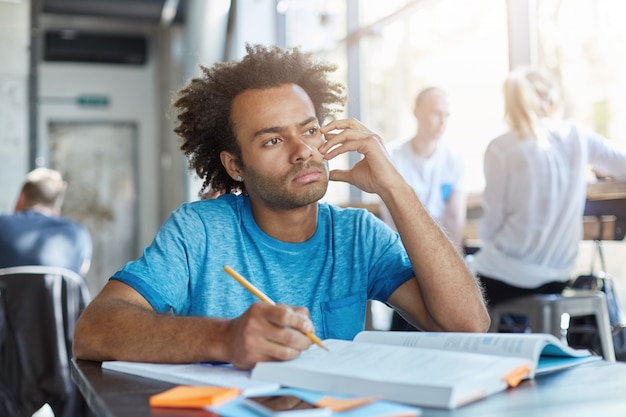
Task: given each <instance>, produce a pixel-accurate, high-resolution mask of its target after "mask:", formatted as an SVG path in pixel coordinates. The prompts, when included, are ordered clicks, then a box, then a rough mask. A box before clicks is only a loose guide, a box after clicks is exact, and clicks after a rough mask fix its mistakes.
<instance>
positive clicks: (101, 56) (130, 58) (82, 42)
mask: <svg viewBox="0 0 626 417" xmlns="http://www.w3.org/2000/svg"><path fill="white" fill-rule="evenodd" d="M43 50H44V53H43V59H44V61H52V62H91V63H103V64H126V65H143V64H145V63H146V60H147V55H148V40H147V39H146V38H145V37H143V36H120V35H107V34H94V33H83V32H78V31H74V30H57V31H48V32H46V33H45V35H44V48H43Z"/></svg>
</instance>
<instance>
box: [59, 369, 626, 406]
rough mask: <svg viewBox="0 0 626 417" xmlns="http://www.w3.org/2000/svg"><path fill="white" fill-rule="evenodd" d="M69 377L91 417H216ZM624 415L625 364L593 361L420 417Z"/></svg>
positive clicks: (100, 375)
mask: <svg viewBox="0 0 626 417" xmlns="http://www.w3.org/2000/svg"><path fill="white" fill-rule="evenodd" d="M71 374H72V379H73V380H74V381H75V382H76V384H77V386H78V388H79V389H80V391H81V392H82V393H83V395H84V397H85V399H86V400H87V403H88V404H89V406H90V408H91V410H92V411H93V413H94V414H95V415H96V417H148V416H150V417H154V416H159V417H217V416H216V415H215V414H214V413H211V412H208V411H202V410H184V409H173V410H163V409H150V407H149V405H148V398H149V397H150V395H152V394H156V393H158V392H161V391H164V390H165V389H168V388H171V387H173V386H174V385H173V384H169V383H166V382H161V381H156V380H152V379H147V378H142V377H138V376H134V375H128V374H123V373H118V372H114V371H109V370H102V369H101V367H100V363H99V362H89V361H76V360H73V361H72V364H71ZM625 415H626V364H624V363H619V362H618V363H609V362H605V361H598V362H593V363H589V364H586V365H581V366H579V367H575V368H572V369H569V370H565V371H562V372H557V373H554V374H550V375H545V376H542V377H540V378H537V379H536V380H533V381H525V382H523V383H522V384H521V385H520V386H519V387H517V388H515V389H511V390H508V391H506V392H503V393H499V394H495V395H493V396H491V397H489V398H487V399H485V400H481V401H478V402H476V403H473V404H469V405H466V406H464V407H461V408H459V409H456V410H438V409H426V408H425V409H423V414H422V417H488V416H498V417H529V416H532V417H561V416H563V417H578V416H580V417H590V416H593V417H612V416H615V417H617V416H619V417H623V416H625ZM339 416H340V415H338V417H339Z"/></svg>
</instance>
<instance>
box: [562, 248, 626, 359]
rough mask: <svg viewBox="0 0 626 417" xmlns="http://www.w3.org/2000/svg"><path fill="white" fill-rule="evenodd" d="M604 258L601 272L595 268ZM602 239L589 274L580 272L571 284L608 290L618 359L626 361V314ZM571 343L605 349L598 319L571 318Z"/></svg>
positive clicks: (592, 259)
mask: <svg viewBox="0 0 626 417" xmlns="http://www.w3.org/2000/svg"><path fill="white" fill-rule="evenodd" d="M596 256H598V257H599V258H600V264H601V271H595V258H596ZM605 271H606V264H605V262H604V253H603V251H602V241H601V240H596V241H595V250H594V254H593V256H592V258H591V271H590V273H589V274H588V275H580V276H578V277H577V278H575V279H574V280H573V282H572V283H571V284H570V287H571V288H576V289H584V290H598V291H602V292H604V295H605V299H606V305H607V309H608V313H609V323H610V324H611V330H612V333H613V346H614V348H615V359H616V360H618V361H625V362H626V315H625V314H624V312H623V311H622V309H621V307H620V304H619V300H618V299H617V293H616V292H615V286H614V282H613V278H612V277H611V276H609V275H608V274H607V273H606V272H605ZM567 342H568V344H569V345H570V346H572V347H577V348H585V349H590V350H592V351H594V352H596V353H600V352H602V347H601V344H600V337H599V336H598V332H597V330H596V325H595V318H594V317H593V316H588V317H576V318H572V319H571V321H570V327H569V330H568V332H567Z"/></svg>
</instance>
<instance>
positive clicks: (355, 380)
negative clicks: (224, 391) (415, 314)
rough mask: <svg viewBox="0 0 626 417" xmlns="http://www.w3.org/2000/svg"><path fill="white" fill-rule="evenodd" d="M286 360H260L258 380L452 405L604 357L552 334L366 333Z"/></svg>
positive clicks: (426, 404)
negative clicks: (566, 343) (541, 374)
mask: <svg viewBox="0 0 626 417" xmlns="http://www.w3.org/2000/svg"><path fill="white" fill-rule="evenodd" d="M324 344H325V345H326V346H327V347H328V349H329V351H328V352H327V351H325V350H323V349H321V348H319V347H317V346H312V347H311V348H310V349H309V350H307V351H305V352H303V353H302V354H301V355H300V356H299V357H297V358H295V359H293V360H290V361H286V362H261V363H258V364H257V365H256V367H255V368H254V369H253V370H252V375H251V377H252V379H256V380H263V381H268V382H276V383H279V384H281V385H283V386H288V387H294V388H302V389H310V390H317V391H323V392H332V393H340V394H355V395H380V396H382V397H383V398H385V399H387V400H392V401H398V402H403V403H407V404H413V405H418V406H423V407H434V408H447V409H453V408H457V407H459V406H462V405H464V404H468V403H470V402H473V401H476V400H479V399H481V398H485V397H487V396H489V395H492V394H494V393H497V392H500V391H503V390H505V389H506V388H507V387H509V386H515V385H517V383H519V382H520V381H521V380H522V379H524V378H532V377H534V376H535V375H536V374H538V373H543V372H549V371H555V370H558V369H564V368H567V367H571V366H574V365H577V364H580V363H584V362H588V361H592V360H599V359H601V358H600V357H598V356H592V355H591V354H590V353H589V352H588V351H586V350H575V349H572V348H570V347H568V346H566V345H564V344H563V343H561V342H560V341H559V340H558V339H557V338H556V337H554V336H552V335H548V334H519V333H518V334H514V333H431V332H379V331H366V332H361V333H359V334H358V335H357V336H356V337H355V339H354V341H346V340H335V339H328V340H325V341H324Z"/></svg>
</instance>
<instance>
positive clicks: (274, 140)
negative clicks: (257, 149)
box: [264, 137, 280, 146]
mask: <svg viewBox="0 0 626 417" xmlns="http://www.w3.org/2000/svg"><path fill="white" fill-rule="evenodd" d="M279 142H280V139H278V138H277V137H273V138H270V139H269V140H267V141H266V142H265V143H264V145H265V146H274V145H276V144H277V143H279Z"/></svg>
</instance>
